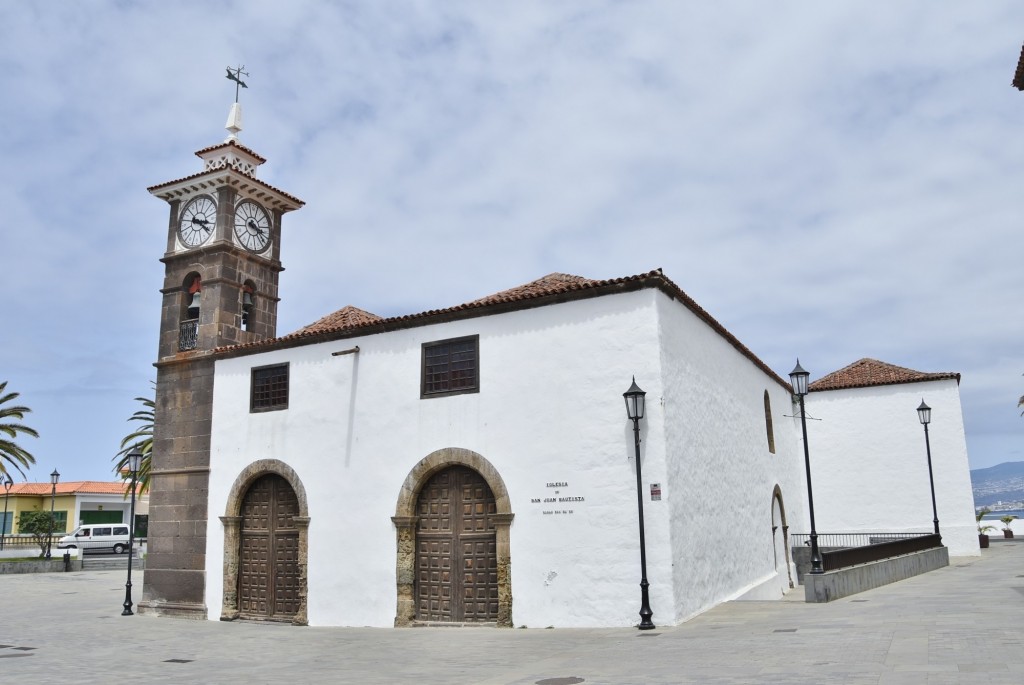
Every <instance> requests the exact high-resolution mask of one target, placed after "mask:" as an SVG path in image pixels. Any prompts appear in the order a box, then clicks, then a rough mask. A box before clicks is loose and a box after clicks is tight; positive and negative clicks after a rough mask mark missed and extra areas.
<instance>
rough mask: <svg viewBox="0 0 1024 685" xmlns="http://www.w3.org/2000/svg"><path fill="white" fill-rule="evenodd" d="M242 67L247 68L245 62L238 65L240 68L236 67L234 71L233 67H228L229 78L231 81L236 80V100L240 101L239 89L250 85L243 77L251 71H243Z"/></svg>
mask: <svg viewBox="0 0 1024 685" xmlns="http://www.w3.org/2000/svg"><path fill="white" fill-rule="evenodd" d="M242 69H245V65H244V64H240V65H238V68H237V69H235V70H234V71H232V69H231V67H228V68H227V70H228V79H230V80H231V81H234V82H235V102H238V89H239V88H248V87H249V86H247V85H245V81H243V80H242V77H243V76H248V75H249V72H247V71H242Z"/></svg>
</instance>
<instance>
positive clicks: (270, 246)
mask: <svg viewBox="0 0 1024 685" xmlns="http://www.w3.org/2000/svg"><path fill="white" fill-rule="evenodd" d="M243 75H245V76H248V74H246V73H245V72H244V71H242V67H239V68H238V69H237V70H233V69H228V78H229V79H231V80H233V81H235V82H236V86H235V102H234V104H233V105H232V106H231V111H230V113H229V115H228V122H227V127H226V128H227V130H228V134H229V135H228V137H227V139H226V140H225V141H224V142H223V143H220V144H218V145H214V146H211V147H207V148H204V149H202V150H199V151H198V152H196V156H197V157H199V159H200V160H202V169H201V170H200V171H199V172H197V173H194V174H192V175H189V176H185V177H184V178H179V179H177V180H174V181H168V182H167V183H161V184H159V185H155V186H152V187H150V188H149V189H148V190H149V192H150V193H151V194H153V195H155V196H156V197H158V198H160V199H161V200H164V201H165V202H167V203H168V205H169V208H170V216H169V221H168V229H167V243H166V250H165V252H164V256H163V257H162V258H161V260H160V261H162V262H163V263H164V283H163V288H161V291H160V292H161V294H162V297H163V305H162V308H161V316H160V341H159V345H158V352H157V361H156V364H155V366H156V368H157V380H156V407H155V421H154V433H153V453H152V464H151V471H150V473H151V496H150V525H149V554H148V556H147V559H146V566H147V568H146V575H145V581H144V586H143V598H142V601H141V602H140V603H139V612H140V613H151V614H163V615H177V616H185V617H189V618H206V615H207V611H206V606H205V600H204V593H205V568H206V534H207V525H208V521H209V514H210V512H209V511H208V491H209V474H210V427H211V423H212V412H213V366H214V350H216V349H217V348H218V347H224V346H230V345H237V344H241V343H247V342H256V341H259V340H266V339H268V338H273V337H274V336H275V335H276V333H277V303H278V300H279V298H278V280H279V275H280V273H281V271H283V267H282V266H281V261H280V256H281V220H282V217H283V216H284V215H285V214H286V213H287V212H290V211H293V210H296V209H299V208H300V207H302V205H303V204H304V203H303V202H302V200H299V199H298V198H296V197H294V196H292V195H289V194H288V193H286V192H284V191H282V190H279V189H277V188H275V187H273V186H271V185H269V184H267V183H265V182H263V181H261V180H260V179H259V178H257V170H258V168H259V166H260V165H261V164H263V163H264V162H265V161H266V160H265V159H264V158H263V157H261V156H260V155H258V154H257V153H256V152H254V151H253V150H251V149H249V148H247V147H245V146H244V145H242V144H241V143H240V142H239V141H238V134H239V133H240V132H241V130H242V110H241V105H240V104H239V103H238V89H239V87H247V86H246V85H245V83H244V82H243V81H242V80H241V77H242V76H243Z"/></svg>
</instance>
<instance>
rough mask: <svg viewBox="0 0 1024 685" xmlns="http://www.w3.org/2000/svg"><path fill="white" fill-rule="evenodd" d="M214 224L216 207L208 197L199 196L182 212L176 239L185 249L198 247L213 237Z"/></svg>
mask: <svg viewBox="0 0 1024 685" xmlns="http://www.w3.org/2000/svg"><path fill="white" fill-rule="evenodd" d="M216 223H217V205H216V204H215V203H214V201H213V200H212V199H210V198H209V197H207V196H205V195H200V196H199V197H197V198H195V199H194V200H192V201H191V202H189V203H188V204H187V205H185V209H184V210H182V212H181V221H180V222H179V224H178V237H179V238H180V239H181V242H182V244H183V245H185V246H186V247H199V246H200V245H202V244H203V243H205V242H206V241H207V239H208V238H209V237H210V236H211V235H213V227H214V225H215V224H216Z"/></svg>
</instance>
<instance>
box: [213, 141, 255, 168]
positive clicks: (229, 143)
mask: <svg viewBox="0 0 1024 685" xmlns="http://www.w3.org/2000/svg"><path fill="white" fill-rule="evenodd" d="M231 146H234V147H237V148H238V149H239V150H241V151H242V152H245V153H246V154H249V155H252V156H253V157H255V158H256V159H258V160H260V164H263V163H264V162H266V161H267V158H266V157H264V156H263V155H261V154H260V153H258V152H256V151H255V150H253V149H252V148H251V147H246V146H245V145H242V144H241V143H239V142H238V141H237V140H226V141H224V142H223V143H217V144H216V145H210V146H208V147H204V148H203V149H202V150H197V151H196V157H201V156H203V155H205V154H206V153H207V152H213V151H214V150H217V149H220V148H222V147H231Z"/></svg>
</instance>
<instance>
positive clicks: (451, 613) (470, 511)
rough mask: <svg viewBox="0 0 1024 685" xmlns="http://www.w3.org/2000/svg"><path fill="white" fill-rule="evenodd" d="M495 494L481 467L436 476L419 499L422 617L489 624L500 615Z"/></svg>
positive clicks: (418, 590)
mask: <svg viewBox="0 0 1024 685" xmlns="http://www.w3.org/2000/svg"><path fill="white" fill-rule="evenodd" d="M495 511H496V508H495V503H494V494H493V493H492V492H491V489H490V487H488V485H487V482H486V481H485V480H484V479H483V478H482V477H481V476H480V474H479V473H477V472H476V471H474V470H472V469H469V468H466V467H464V466H454V467H450V468H447V469H445V470H443V471H440V472H438V473H437V474H435V475H434V476H433V477H432V478H431V479H430V480H429V481H428V482H427V484H426V485H425V486H424V487H423V489H422V490H421V491H420V495H419V499H418V500H417V503H416V512H417V514H418V515H419V522H418V524H417V530H416V618H417V620H420V621H444V622H456V623H461V622H489V621H495V620H496V619H497V616H498V562H497V554H496V541H495V529H494V522H493V521H492V520H491V517H492V516H493V515H494V513H495Z"/></svg>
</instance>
